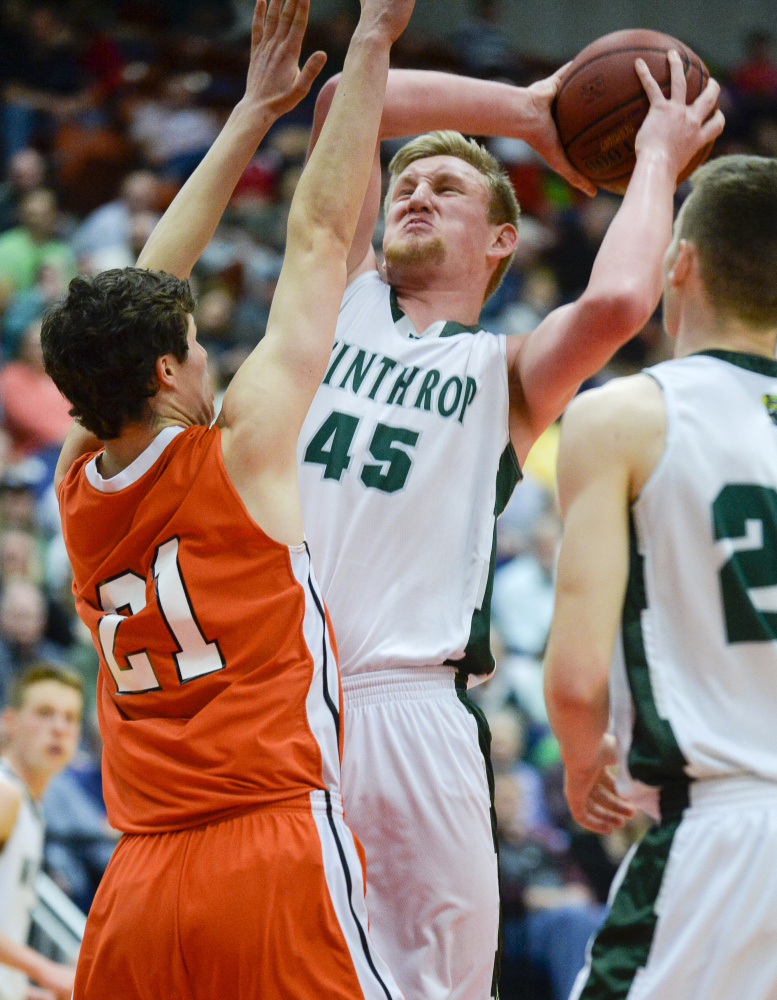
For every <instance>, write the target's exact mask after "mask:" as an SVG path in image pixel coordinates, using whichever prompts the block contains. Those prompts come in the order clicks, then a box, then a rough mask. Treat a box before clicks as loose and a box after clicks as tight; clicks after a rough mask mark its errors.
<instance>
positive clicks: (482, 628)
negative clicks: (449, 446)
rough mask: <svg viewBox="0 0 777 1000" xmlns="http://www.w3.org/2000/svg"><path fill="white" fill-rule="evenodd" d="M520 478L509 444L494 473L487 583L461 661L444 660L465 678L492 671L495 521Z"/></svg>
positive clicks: (521, 474) (519, 467) (513, 452)
mask: <svg viewBox="0 0 777 1000" xmlns="http://www.w3.org/2000/svg"><path fill="white" fill-rule="evenodd" d="M522 478H523V473H522V472H521V466H520V463H519V462H518V456H517V455H516V454H515V449H514V448H513V446H512V444H508V445H507V447H506V448H505V450H504V451H503V452H502V457H501V458H500V460H499V468H498V470H497V473H496V502H495V504H494V535H493V538H492V540H491V558H490V561H489V564H488V579H487V581H486V589H485V591H484V593H483V602H482V604H481V605H480V607H479V608H475V611H474V612H473V614H472V624H471V625H470V630H469V639H468V640H467V645H466V647H465V649H464V656H463V658H462V659H460V660H446V661H445V663H446V666H449V667H456V669H457V670H461V671H463V672H464V673H465V674H490V673H491V671H492V670H493V669H494V657H493V655H492V653H491V596H492V594H493V591H494V573H495V571H496V519H497V518H498V517H499V515H500V514H501V513H502V511H503V510H504V509H505V507H506V506H507V502H508V500H509V499H510V497H511V496H512V494H513V490H514V489H515V487H516V486H517V484H518V483H519V482H520V481H521V479H522Z"/></svg>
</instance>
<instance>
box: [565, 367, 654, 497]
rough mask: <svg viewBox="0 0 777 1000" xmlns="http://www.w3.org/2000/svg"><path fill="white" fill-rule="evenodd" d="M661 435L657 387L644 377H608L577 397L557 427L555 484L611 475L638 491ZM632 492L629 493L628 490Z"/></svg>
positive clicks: (648, 472)
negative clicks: (557, 478) (612, 473)
mask: <svg viewBox="0 0 777 1000" xmlns="http://www.w3.org/2000/svg"><path fill="white" fill-rule="evenodd" d="M665 434H666V410H665V406H664V399H663V393H662V391H661V387H660V386H659V384H658V383H657V382H656V380H655V379H654V378H652V377H651V376H650V375H647V374H644V373H643V374H639V375H631V376H628V377H626V378H618V379H612V380H611V381H610V382H607V383H606V384H605V385H603V386H601V387H600V388H598V389H590V390H588V391H586V392H583V393H580V395H578V396H577V397H576V398H575V399H574V400H573V401H572V402H571V403H570V405H569V406H568V407H567V410H566V412H565V414H564V418H563V420H562V423H561V444H560V448H559V480H560V485H561V480H562V479H564V478H567V477H574V478H577V477H579V476H582V477H586V478H590V477H592V476H595V475H603V474H607V473H608V470H609V471H614V472H616V473H618V474H620V473H622V474H624V475H626V476H627V477H628V479H629V481H630V482H631V483H632V484H633V487H634V490H635V491H636V492H639V489H640V488H641V484H642V483H643V482H644V481H645V480H646V478H647V476H648V475H649V474H650V471H651V470H652V468H653V466H654V465H655V462H656V461H657V459H658V457H659V456H660V454H661V452H662V450H663V447H664V439H665ZM634 490H633V491H632V492H634Z"/></svg>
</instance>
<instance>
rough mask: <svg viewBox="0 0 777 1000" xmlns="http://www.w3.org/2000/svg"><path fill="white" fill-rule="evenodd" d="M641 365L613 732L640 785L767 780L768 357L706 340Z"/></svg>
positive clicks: (773, 702)
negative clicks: (652, 420)
mask: <svg viewBox="0 0 777 1000" xmlns="http://www.w3.org/2000/svg"><path fill="white" fill-rule="evenodd" d="M648 373H649V374H650V375H651V376H652V377H653V378H655V379H656V381H657V382H658V383H659V384H660V385H661V387H662V390H663V396H664V401H665V406H666V414H667V431H666V446H665V450H664V453H663V455H662V457H661V459H660V460H659V462H658V465H657V466H656V468H655V470H654V471H653V473H652V475H651V477H650V479H649V480H648V482H647V484H646V485H645V487H644V488H643V490H642V492H641V494H640V496H639V498H638V499H637V501H636V502H635V503H634V504H633V506H632V515H633V518H632V550H631V565H630V576H629V584H628V589H627V594H626V601H625V606H624V617H623V627H622V633H621V644H620V648H619V649H618V650H617V651H616V658H615V664H614V670H613V674H612V686H613V690H612V693H613V704H614V716H615V731H616V735H617V736H618V740H619V744H620V745H621V747H622V750H623V751H624V754H628V763H629V769H630V771H631V774H632V775H633V776H634V777H635V778H638V779H640V780H641V781H643V782H645V783H647V784H649V785H653V786H664V787H666V786H669V785H671V784H673V783H677V782H679V783H680V784H682V783H684V782H685V781H687V779H688V778H690V779H708V778H725V777H728V776H734V775H741V774H745V775H746V774H750V775H754V776H756V777H758V778H761V779H766V780H767V781H770V782H771V781H773V782H777V726H775V723H774V720H775V715H776V714H777V689H775V683H774V682H775V668H777V649H776V647H775V641H777V363H776V362H773V361H771V360H769V359H767V358H761V357H756V356H755V355H751V354H738V353H733V352H726V351H709V352H705V353H703V354H698V355H692V356H690V357H684V358H680V359H677V360H674V361H667V362H664V363H662V364H659V365H657V366H655V367H654V368H651V369H648ZM626 677H628V683H629V688H630V692H631V699H628V698H624V696H623V692H624V690H626V688H625V682H626ZM732 706H736V710H734V709H733V707H732Z"/></svg>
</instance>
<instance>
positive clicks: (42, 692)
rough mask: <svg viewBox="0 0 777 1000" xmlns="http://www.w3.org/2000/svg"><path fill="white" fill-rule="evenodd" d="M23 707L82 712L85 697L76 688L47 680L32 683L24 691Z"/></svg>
mask: <svg viewBox="0 0 777 1000" xmlns="http://www.w3.org/2000/svg"><path fill="white" fill-rule="evenodd" d="M22 707H23V708H31V709H38V708H54V709H58V710H62V711H65V712H73V713H75V714H77V715H80V714H81V709H82V707H83V698H82V697H81V695H80V694H79V692H78V691H76V689H75V688H72V687H70V685H69V684H61V683H60V682H59V681H55V680H53V679H51V680H45V681H36V682H35V683H34V684H30V686H29V687H28V688H27V690H26V691H25V692H24V697H23V701H22Z"/></svg>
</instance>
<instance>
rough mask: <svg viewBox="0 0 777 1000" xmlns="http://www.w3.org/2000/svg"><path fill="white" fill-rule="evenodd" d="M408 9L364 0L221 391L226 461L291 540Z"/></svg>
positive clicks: (405, 1) (261, 518) (390, 0)
mask: <svg viewBox="0 0 777 1000" xmlns="http://www.w3.org/2000/svg"><path fill="white" fill-rule="evenodd" d="M412 9H413V0H362V12H361V17H360V19H359V23H358V25H357V27H356V30H355V32H354V35H353V38H352V39H351V44H350V46H349V49H348V55H347V57H346V61H345V66H344V69H343V76H342V82H341V86H340V87H339V88H338V90H337V93H336V94H335V98H334V101H333V102H332V108H331V111H330V114H329V116H328V119H327V121H326V123H325V125H324V128H323V130H322V132H321V136H320V138H319V141H318V143H317V144H316V148H315V149H314V150H313V153H312V155H311V157H310V159H309V160H308V162H307V164H306V166H305V169H304V171H303V173H302V177H301V178H300V181H299V183H298V185H297V189H296V191H295V193H294V198H293V200H292V204H291V209H290V211H289V221H288V231H287V240H286V253H285V256H284V261H283V267H282V269H281V274H280V277H279V279H278V285H277V288H276V291H275V295H274V297H273V303H272V307H271V309H270V316H269V319H268V322H267V332H266V333H265V336H264V338H263V339H262V341H261V342H260V343H259V345H258V346H257V347H256V349H255V350H254V351H253V352H252V354H251V355H250V356H249V357H248V359H247V360H246V361H245V362H244V364H243V365H242V366H241V368H240V369H239V371H238V372H237V374H236V375H235V377H234V379H233V380H232V382H231V384H230V386H229V389H228V390H227V393H226V395H225V397H224V403H223V407H222V411H221V415H220V417H219V425H220V426H221V427H222V428H223V429H224V430H223V434H222V449H223V452H224V461H225V464H226V467H227V471H228V472H229V475H230V477H231V478H232V481H233V483H234V485H235V486H236V488H237V490H238V492H239V493H240V495H241V496H242V497H243V500H244V501H245V503H246V505H247V506H248V509H249V510H250V511H251V513H252V514H253V516H254V517H255V518H256V519H257V520H258V522H259V523H260V524H261V525H262V527H264V528H265V530H267V531H269V533H270V534H272V535H273V536H274V537H275V538H277V539H278V540H283V541H298V540H299V539H300V533H301V527H300V518H299V512H298V506H299V505H298V498H297V462H296V445H297V438H298V436H299V431H300V428H301V426H302V421H303V420H304V418H305V414H306V413H307V410H308V407H309V406H310V403H311V401H312V399H313V395H314V393H315V391H316V389H317V388H318V386H319V384H320V382H321V379H322V377H323V375H324V372H325V370H326V365H327V362H328V360H329V355H330V352H331V349H332V343H333V340H334V331H335V325H336V323H337V314H338V311H339V308H340V302H341V299H342V296H343V292H344V291H345V284H346V259H347V256H348V250H349V247H350V246H351V242H352V240H353V236H354V231H355V229H356V224H357V221H358V218H359V213H360V211H361V207H362V204H363V201H364V195H365V192H366V189H367V182H368V180H369V176H370V169H371V162H372V154H373V150H374V149H375V145H376V143H377V138H378V125H379V123H380V116H381V110H382V108H383V97H384V93H385V88H386V77H387V75H388V65H389V51H390V48H391V45H392V43H393V41H394V40H395V39H396V38H397V37H398V35H399V34H400V33H401V31H402V30H403V28H404V27H405V25H406V24H407V21H408V19H409V17H410V13H411V11H412Z"/></svg>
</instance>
